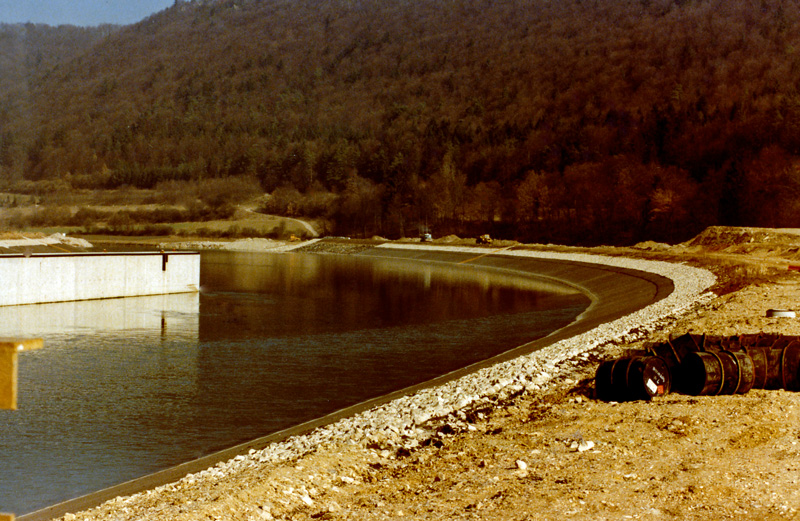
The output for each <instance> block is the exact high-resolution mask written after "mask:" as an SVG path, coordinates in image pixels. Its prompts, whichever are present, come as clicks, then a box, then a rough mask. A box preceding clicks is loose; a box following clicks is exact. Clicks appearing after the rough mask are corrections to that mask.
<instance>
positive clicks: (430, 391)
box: [19, 243, 715, 520]
mask: <svg viewBox="0 0 800 521" xmlns="http://www.w3.org/2000/svg"><path fill="white" fill-rule="evenodd" d="M307 244H308V243H303V244H300V245H298V246H300V247H302V246H305V245H307ZM292 246H294V245H292ZM398 246H399V247H400V248H415V249H429V248H432V249H440V250H441V249H443V250H446V251H461V252H466V253H480V254H486V255H491V254H492V249H487V248H468V247H467V248H465V247H458V246H439V245H433V246H429V245H425V246H418V245H397V244H389V245H384V246H382V247H386V248H397V247H398ZM428 251H430V249H429V250H428ZM502 254H503V255H515V256H520V257H540V258H542V257H544V258H549V259H556V260H561V261H572V262H592V263H600V264H604V265H610V266H615V267H618V268H625V269H638V270H641V271H648V272H653V273H658V274H660V275H664V276H667V277H668V278H670V279H672V280H673V283H674V286H675V289H674V291H673V292H672V294H670V295H669V296H667V297H666V298H664V299H662V300H661V301H659V302H656V303H655V304H652V305H651V306H648V307H647V308H644V309H643V310H640V311H638V312H635V313H632V314H630V315H627V316H626V317H623V318H621V319H618V320H615V321H612V322H609V323H605V324H602V325H600V326H598V327H596V328H594V329H591V330H590V331H588V332H586V333H582V334H580V335H577V336H574V337H570V338H568V339H565V340H561V341H559V342H556V343H554V344H552V345H550V346H548V347H545V348H544V349H542V350H540V351H536V352H534V353H530V354H527V355H523V356H520V357H517V358H514V359H512V360H508V361H505V362H500V363H498V364H495V365H493V366H491V367H487V368H483V369H480V370H479V371H477V372H475V373H471V374H469V375H466V376H463V377H461V378H459V379H458V380H453V381H451V382H448V383H445V384H444V385H441V386H437V387H431V388H426V389H423V390H420V391H417V392H416V393H414V394H413V395H411V396H405V397H402V398H399V399H397V400H395V401H392V402H389V403H387V404H383V405H380V406H378V407H375V408H372V409H370V410H368V411H365V412H362V413H359V414H357V415H355V416H352V417H346V418H343V419H341V420H339V421H337V422H336V423H332V424H330V425H327V426H325V427H321V428H318V429H316V430H315V431H313V432H311V433H309V434H305V435H302V436H295V437H292V438H289V439H287V440H284V441H282V442H278V443H274V444H272V445H270V446H269V447H267V448H266V449H263V450H255V449H251V450H249V451H248V453H247V454H239V455H237V456H235V457H233V458H232V459H231V460H229V461H227V462H224V463H220V464H217V465H216V466H214V467H211V468H208V469H206V470H203V471H200V472H197V473H195V474H189V475H187V476H185V477H184V478H182V479H180V480H178V481H176V482H174V483H171V484H168V485H162V486H159V487H157V488H155V489H153V490H149V491H147V492H143V493H140V494H136V495H133V496H129V497H126V498H117V499H114V500H111V501H109V502H107V503H104V504H103V505H100V506H98V507H96V508H94V509H91V510H88V511H84V512H81V513H78V514H68V515H65V516H64V519H112V518H113V519H136V518H141V517H142V516H146V517H148V518H152V517H151V515H150V514H148V513H147V512H149V510H147V508H153V507H152V506H151V507H146V505H148V504H150V505H155V504H158V498H159V497H161V498H162V499H164V500H167V498H169V497H172V496H174V495H176V494H178V495H180V496H183V497H184V500H186V501H190V502H191V501H192V500H191V499H189V498H190V497H191V496H192V494H191V490H193V489H202V488H204V487H206V486H210V484H213V483H214V482H218V481H219V480H221V479H235V476H236V475H237V474H240V473H242V472H255V471H257V470H258V468H259V467H260V466H261V467H263V466H264V465H272V466H275V465H278V466H281V465H285V464H287V462H291V461H295V460H297V459H298V458H301V457H303V456H305V455H308V454H310V453H312V452H319V450H324V449H320V447H324V446H326V444H331V443H336V444H339V443H345V444H350V445H353V446H355V447H362V448H369V447H378V448H380V452H379V454H384V453H387V454H388V455H391V454H393V453H406V452H409V453H410V452H412V451H415V450H417V449H418V448H419V447H421V446H423V444H424V443H426V442H427V441H429V440H430V439H431V436H432V433H435V432H436V430H437V429H438V428H440V427H441V426H442V425H447V426H448V429H451V430H454V431H468V430H469V427H470V425H468V424H467V422H465V420H464V418H466V417H467V416H468V415H470V414H473V413H474V412H475V411H476V410H480V409H483V408H486V407H491V408H494V407H497V406H498V404H502V403H505V402H507V401H508V400H509V399H511V397H514V396H519V395H522V394H534V395H535V394H542V393H545V392H548V390H549V389H550V388H551V387H552V386H553V385H554V384H555V385H558V384H559V382H557V381H555V379H556V377H557V376H563V375H564V373H565V371H569V370H571V368H573V366H574V364H573V363H572V362H573V361H574V362H575V363H580V364H585V363H586V362H587V361H588V360H589V359H590V358H592V357H595V356H596V355H597V353H596V352H595V351H597V350H602V349H601V348H602V347H603V346H605V345H609V344H619V343H622V342H630V341H633V340H635V339H637V338H642V337H643V336H646V335H647V334H648V333H649V332H652V331H653V330H655V329H657V328H658V327H659V325H660V324H663V323H664V321H671V320H674V319H675V317H676V316H678V315H680V314H682V313H684V312H686V311H687V310H688V309H690V308H691V307H693V306H694V305H696V304H697V303H698V302H702V301H707V300H709V299H710V298H712V297H711V295H709V294H708V293H706V290H707V289H708V288H709V287H710V286H711V285H713V284H714V281H715V278H714V277H713V275H711V274H710V272H708V271H706V270H702V269H699V268H691V267H688V266H681V265H677V264H673V263H667V262H661V261H648V260H639V259H630V258H621V257H607V256H598V255H593V254H583V253H581V254H569V253H558V252H535V251H528V250H515V251H509V250H503V251H502ZM643 268H646V269H643ZM567 379H568V378H567V377H564V380H567ZM563 383H564V382H563V381H562V382H561V384H563ZM432 422H434V423H437V422H438V423H439V424H440V425H439V426H438V427H436V426H434V425H432ZM370 450H373V449H370ZM345 482H347V480H345ZM292 494H293V493H290V494H289V498H290V499H291V501H289V503H292V502H294V503H296V504H297V506H301V505H306V506H311V505H310V504H309V501H311V504H313V503H314V499H313V497H312V494H310V493H298V494H293V495H292ZM262 506H263V505H262ZM143 509H144V510H143ZM128 510H130V511H131V514H132V515H131V516H129V517H125V516H123V515H122V514H123V513H125V512H122V511H128ZM267 511H269V512H274V513H275V514H278V511H279V507H270V508H269V509H266V510H265V509H264V508H260V512H261V513H264V512H267ZM135 512H138V513H135ZM151 513H152V512H151ZM153 514H154V513H153ZM34 515H36V513H33V514H29V515H28V516H21V517H20V518H19V519H21V520H25V519H34V517H32V516H34ZM269 516H273V513H269ZM262 517H263V518H264V519H269V518H272V517H267V516H262ZM43 519H44V518H43ZM165 519H166V518H165Z"/></svg>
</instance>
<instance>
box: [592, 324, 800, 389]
mask: <svg viewBox="0 0 800 521" xmlns="http://www.w3.org/2000/svg"><path fill="white" fill-rule="evenodd" d="M595 387H596V389H597V397H598V398H599V399H601V400H606V401H629V400H642V399H644V400H649V399H651V398H653V397H655V396H660V395H663V394H666V393H668V392H670V391H672V390H675V391H677V392H681V393H684V394H689V395H694V396H701V395H721V394H744V393H746V392H748V391H749V390H751V389H785V390H787V391H800V337H796V336H785V335H770V334H764V333H760V334H755V335H739V336H729V337H724V336H712V335H693V334H685V335H681V336H678V337H675V338H672V339H670V340H668V341H667V342H664V343H661V344H655V345H652V346H650V347H649V348H648V349H647V350H646V351H641V352H636V353H633V354H631V355H629V356H626V357H623V358H619V359H617V360H610V361H607V362H603V363H602V364H600V367H598V369H597V373H596V375H595Z"/></svg>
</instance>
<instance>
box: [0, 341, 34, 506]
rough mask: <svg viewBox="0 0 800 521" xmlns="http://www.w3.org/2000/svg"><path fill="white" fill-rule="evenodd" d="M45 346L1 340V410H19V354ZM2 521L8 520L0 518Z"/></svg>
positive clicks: (32, 342) (29, 342)
mask: <svg viewBox="0 0 800 521" xmlns="http://www.w3.org/2000/svg"><path fill="white" fill-rule="evenodd" d="M43 345H44V341H43V340H42V339H41V338H0V409H16V408H17V364H18V362H17V355H18V353H20V352H21V351H30V350H33V349H40V348H41V347H42V346H43ZM6 515H7V514H6ZM12 519H13V518H12ZM0 521H6V519H4V518H3V517H2V516H0Z"/></svg>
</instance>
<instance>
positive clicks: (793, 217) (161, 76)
mask: <svg viewBox="0 0 800 521" xmlns="http://www.w3.org/2000/svg"><path fill="white" fill-rule="evenodd" d="M12 33H13V31H12ZM8 34H9V30H8V28H6V30H5V32H3V33H2V35H0V36H1V37H2V38H5V40H4V41H3V45H0V60H6V61H7V59H8V53H7V52H6V46H5V43H4V42H5V41H7V40H8V38H9V37H8V36H7V35H8ZM80 37H81V38H84V40H83V42H84V43H82V44H80V45H77V46H74V47H73V48H80V47H81V45H84V44H89V43H90V44H91V45H89V46H87V47H86V49H87V50H85V51H83V52H80V53H77V54H75V55H74V56H66V57H64V56H49V55H46V54H45V53H44V51H42V55H41V57H40V58H37V56H38V55H37V54H36V53H32V50H31V49H26V48H25V42H24V41H23V40H20V39H17V40H15V42H16V43H15V45H17V47H19V48H20V49H22V50H20V51H18V52H17V54H16V55H15V56H23V55H24V56H25V57H26V58H25V61H24V62H23V65H24V66H25V67H30V65H29V64H30V60H31V59H35V60H40V61H39V62H38V63H39V65H37V67H38V68H37V69H36V71H35V73H34V72H31V71H30V70H28V69H25V68H24V67H23V68H21V69H20V65H19V63H17V65H16V66H15V67H16V69H14V68H12V69H14V70H16V71H17V72H16V74H17V77H16V79H12V81H10V86H9V81H6V71H7V70H9V68H8V67H7V66H5V65H4V63H5V62H0V70H2V75H3V79H2V80H0V89H2V90H0V100H2V105H0V176H2V178H3V179H5V180H7V181H9V182H13V181H18V180H20V179H27V180H31V181H37V180H48V179H60V180H63V181H65V182H66V183H67V184H69V185H71V186H72V187H74V188H101V187H102V188H109V187H118V186H123V185H130V186H137V187H153V186H156V185H158V184H159V183H163V182H165V181H196V180H200V179H205V178H210V177H211V178H213V177H227V176H252V177H255V178H257V179H258V180H259V182H260V183H261V185H262V186H263V188H264V189H265V190H267V191H269V192H272V193H273V197H272V199H271V201H270V206H269V208H268V209H269V210H270V211H280V212H284V213H287V214H303V215H308V216H311V217H321V218H327V219H329V220H330V222H333V223H335V224H334V226H335V230H334V231H337V232H341V233H361V234H365V235H371V234H382V235H386V236H399V235H414V234H416V233H417V231H418V228H419V227H420V226H429V227H431V228H432V229H433V231H434V233H437V234H441V233H448V232H451V231H452V232H457V233H485V232H489V233H493V234H499V235H503V236H505V237H508V238H512V237H513V238H518V239H524V240H537V241H559V242H575V243H594V242H601V241H603V242H609V241H611V242H618V243H623V242H632V241H637V240H641V239H657V240H680V239H684V238H686V237H688V236H690V235H691V234H694V233H696V232H697V231H698V230H699V229H701V228H703V227H705V226H707V225H709V224H730V225H755V226H762V225H763V226H800V203H798V197H797V195H798V193H800V94H799V93H798V85H800V7H799V6H798V3H797V2H790V1H782V0H755V1H751V0H604V1H593V0H551V1H550V0H446V1H443V0H413V1H411V0H392V1H389V0H330V1H326V2H316V1H313V2H312V1H310V0H292V1H289V0H224V1H209V0H205V1H193V2H178V3H176V5H175V6H174V7H172V8H170V9H168V10H166V11H164V12H162V13H159V14H157V15H154V16H152V17H150V18H148V19H147V20H145V21H143V22H141V23H139V24H136V25H133V26H129V27H125V28H121V29H118V30H115V31H110V30H108V31H106V33H105V34H103V35H102V37H97V33H92V35H91V37H92V38H96V40H95V41H91V42H90V41H88V40H87V39H86V38H87V37H86V36H85V35H84V36H80ZM12 39H13V38H12ZM56 48H57V47H56ZM12 57H13V56H12ZM31 57H32V58H31ZM20 75H22V76H25V75H28V76H26V78H34V79H35V81H33V82H28V84H26V85H25V90H24V94H25V95H20V90H19V85H20V84H24V83H20V80H19V78H20V77H21V76H20ZM14 89H16V90H14ZM61 186H66V184H64V183H62V185H61Z"/></svg>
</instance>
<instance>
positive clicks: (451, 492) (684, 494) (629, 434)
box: [65, 229, 800, 521]
mask: <svg viewBox="0 0 800 521" xmlns="http://www.w3.org/2000/svg"><path fill="white" fill-rule="evenodd" d="M779 235H780V237H779V238H777V239H776V238H775V237H776V234H773V233H771V232H770V231H768V230H749V231H748V230H738V229H737V230H731V229H725V230H712V231H710V232H708V233H707V234H706V236H701V237H699V238H698V239H696V240H695V241H693V242H692V243H689V244H684V245H679V246H673V247H666V246H665V245H643V246H642V247H641V248H637V249H627V250H621V249H612V248H605V249H596V250H592V253H595V252H596V253H603V254H612V255H616V254H621V255H626V256H636V257H647V258H657V259H663V260H670V261H676V262H686V263H690V264H693V265H698V266H703V267H705V268H706V269H710V270H711V271H713V272H715V274H716V275H717V276H718V278H719V279H718V280H719V283H718V284H717V286H716V287H715V288H712V289H714V290H715V291H716V292H717V293H718V294H719V296H716V297H714V298H710V299H707V300H705V301H703V303H702V304H700V305H698V306H695V307H694V308H693V309H691V310H689V311H688V312H687V313H685V314H684V315H683V316H680V317H675V318H674V319H673V320H671V321H669V322H666V323H663V325H662V327H661V328H660V329H658V330H656V331H655V332H651V333H649V334H648V335H647V336H646V337H645V338H641V339H638V340H637V341H636V342H633V343H630V344H625V343H620V342H616V343H608V344H604V345H602V346H600V347H598V348H596V349H594V350H593V351H592V352H589V353H587V354H584V355H581V356H578V357H576V358H574V359H570V360H565V361H563V362H561V363H560V364H559V366H558V367H555V368H553V369H552V374H554V375H556V378H555V379H554V380H553V382H554V384H553V385H551V386H549V387H547V388H546V390H543V391H533V392H532V391H530V390H521V391H520V392H518V393H515V394H512V395H510V396H508V397H507V398H506V399H505V400H503V401H502V402H498V403H494V404H492V405H490V406H485V407H482V408H473V409H470V410H468V411H464V412H462V413H461V415H460V417H459V416H458V415H457V416H456V417H455V418H451V419H448V420H445V421H442V422H439V424H438V425H437V427H436V428H435V430H432V432H431V434H430V437H429V438H428V439H427V441H426V443H423V444H421V445H420V446H419V447H416V448H415V449H413V450H407V449H396V448H394V447H391V446H388V445H386V444H385V443H382V441H381V439H380V438H379V437H375V438H373V439H372V441H369V440H368V441H366V442H363V443H349V442H341V441H337V440H336V439H330V440H326V441H325V442H324V443H320V444H318V445H317V446H316V447H315V448H314V449H313V450H312V451H311V452H310V453H308V454H307V455H305V456H302V457H300V458H296V459H290V460H288V461H283V462H278V463H265V464H263V465H258V466H245V467H243V468H240V469H237V470H236V471H235V472H222V471H220V470H218V469H211V470H209V471H206V473H205V474H204V475H202V476H198V477H197V479H196V480H195V479H194V478H189V479H184V480H183V481H181V482H180V483H179V484H178V485H175V486H170V487H161V488H160V489H158V490H156V491H151V492H149V493H145V494H140V495H138V496H134V497H132V498H118V499H117V500H113V501H111V502H109V503H106V504H104V505H102V506H101V507H99V508H97V509H94V510H91V511H87V512H82V513H78V514H68V515H67V516H66V517H65V519H103V520H122V519H126V520H127V519H131V520H132V519H151V520H152V519H156V520H162V519H163V520H184V519H185V520H190V519H191V520H199V519H236V520H258V519H293V520H305V519H332V520H345V519H346V520H358V519H364V520H375V519H424V520H445V519H447V520H450V519H487V520H504V521H505V520H524V519H530V520H539V519H541V520H549V519H559V520H561V519H575V520H599V519H656V520H657V519H697V520H700V519H703V520H705V519H754V520H755V519H758V520H768V519H800V513H798V510H799V509H800V487H798V480H800V395H798V394H795V393H790V392H786V391H763V390H753V391H750V392H749V393H747V394H745V395H738V396H720V397H689V396H684V395H679V394H670V395H667V396H665V397H662V398H658V399H655V400H653V401H651V402H632V403H620V404H616V403H605V402H600V401H597V400H596V399H595V398H594V389H593V381H592V379H593V376H594V371H595V370H596V368H597V365H598V363H599V362H600V361H601V360H603V359H607V358H611V357H616V356H619V355H621V354H623V353H624V352H625V351H626V350H630V349H638V348H641V347H642V346H643V345H645V344H646V343H648V342H653V341H661V340H664V339H666V338H668V337H669V336H671V335H677V334H681V333H684V332H697V333H709V334H725V335H730V334H743V333H757V332H761V331H765V332H773V333H782V334H792V335H800V319H787V318H767V317H766V310H767V309H769V308H781V309H794V308H796V307H798V306H797V302H798V301H800V275H799V274H798V273H797V272H796V271H793V270H789V269H787V268H788V266H789V265H791V263H792V262H794V259H795V258H796V255H797V252H798V247H800V236H797V235H796V234H794V233H793V232H788V231H787V232H786V233H781V234H779ZM740 236H741V237H745V236H746V239H745V240H744V241H743V242H741V243H736V241H732V239H731V238H732V237H740ZM751 238H752V240H750V239H751ZM322 244H324V243H316V244H315V248H316V249H318V250H319V249H320V248H321V247H322ZM332 248H333V249H334V250H335V249H336V247H335V245H334V246H332ZM551 249H552V248H551ZM561 249H562V250H564V249H563V248H561Z"/></svg>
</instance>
